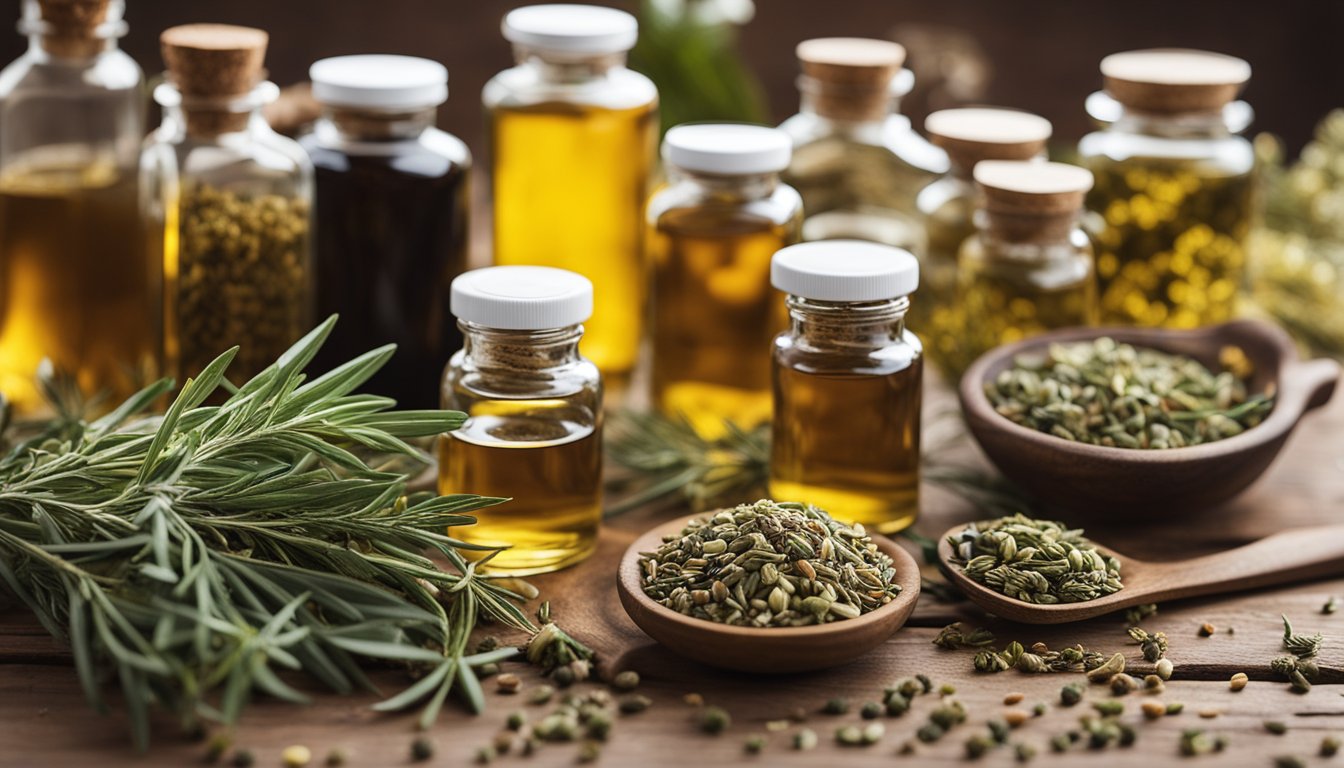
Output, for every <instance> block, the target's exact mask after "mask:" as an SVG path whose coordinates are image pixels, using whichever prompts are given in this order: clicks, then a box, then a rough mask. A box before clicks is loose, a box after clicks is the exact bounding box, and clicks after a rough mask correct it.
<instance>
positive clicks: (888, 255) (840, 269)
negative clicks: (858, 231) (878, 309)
mask: <svg viewBox="0 0 1344 768" xmlns="http://www.w3.org/2000/svg"><path fill="white" fill-rule="evenodd" d="M770 283H771V285H774V286H775V287H776V288H778V289H779V290H781V291H783V292H785V293H787V294H790V295H793V296H801V297H803V298H805V299H816V300H818V301H882V300H884V299H894V298H896V297H898V296H909V295H910V294H912V293H914V292H915V289H916V288H918V287H919V262H918V261H917V260H916V259H915V257H914V256H912V255H911V254H910V252H909V251H906V250H902V249H900V248H894V247H892V246H890V245H882V244H880V243H870V242H867V241H865V240H818V241H816V242H811V243H800V244H799V245H791V246H789V247H788V248H784V249H782V250H780V251H778V252H776V253H775V256H774V258H773V259H771V260H770Z"/></svg>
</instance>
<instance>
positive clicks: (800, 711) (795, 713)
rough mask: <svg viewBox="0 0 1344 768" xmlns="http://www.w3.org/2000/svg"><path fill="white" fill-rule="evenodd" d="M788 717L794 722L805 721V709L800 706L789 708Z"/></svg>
mask: <svg viewBox="0 0 1344 768" xmlns="http://www.w3.org/2000/svg"><path fill="white" fill-rule="evenodd" d="M789 719H790V720H792V721H793V722H795V723H805V722H807V710H806V709H804V708H802V707H794V708H793V709H791V710H789Z"/></svg>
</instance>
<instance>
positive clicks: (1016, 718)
mask: <svg viewBox="0 0 1344 768" xmlns="http://www.w3.org/2000/svg"><path fill="white" fill-rule="evenodd" d="M1030 719H1031V713H1030V712H1028V711H1026V710H1025V709H1010V710H1008V711H1007V712H1004V713H1003V720H1004V722H1006V723H1008V727H1009V728H1021V727H1022V724H1023V723H1025V722H1027V721H1028V720H1030Z"/></svg>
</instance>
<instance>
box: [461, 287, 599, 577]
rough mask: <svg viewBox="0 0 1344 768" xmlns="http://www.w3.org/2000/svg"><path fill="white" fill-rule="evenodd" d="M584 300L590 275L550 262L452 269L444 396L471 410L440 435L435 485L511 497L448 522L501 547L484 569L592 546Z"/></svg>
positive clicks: (594, 488)
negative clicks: (458, 339)
mask: <svg viewBox="0 0 1344 768" xmlns="http://www.w3.org/2000/svg"><path fill="white" fill-rule="evenodd" d="M592 308H593V286H592V283H590V282H589V281H588V280H587V279H586V278H584V277H583V276H581V275H577V274H575V273H572V272H566V271H565V270H560V269H554V268H551V267H525V266H511V267H487V268H485V269H477V270H472V271H470V272H466V273H464V274H462V275H461V276H459V277H458V278H457V279H456V280H454V281H453V286H452V309H453V314H454V315H455V316H457V319H458V322H459V323H460V324H461V326H462V333H463V335H464V336H465V339H466V341H465V346H464V347H463V348H462V350H461V351H459V352H458V353H457V354H455V355H453V359H452V360H451V361H450V362H449V363H448V368H447V370H445V371H444V374H443V407H444V408H449V409H454V410H459V411H464V412H465V413H466V414H467V421H466V423H465V424H463V425H462V427H461V428H459V429H457V430H456V431H454V432H451V433H449V434H447V435H444V436H443V437H441V438H440V439H439V492H440V493H442V494H451V493H474V494H480V495H483V496H498V497H506V498H510V499H511V500H510V501H508V502H505V503H503V504H500V505H499V506H496V507H488V508H486V509H483V510H481V511H480V512H478V513H476V517H477V523H476V524H475V525H472V526H469V527H466V528H462V529H460V530H454V531H453V535H454V536H457V537H458V538H461V539H462V540H464V541H467V542H470V543H472V544H480V545H484V546H489V547H504V546H507V547H509V549H506V550H504V551H503V552H500V553H499V554H498V555H496V556H495V557H493V558H492V559H491V560H490V562H489V566H488V567H489V568H490V569H492V570H499V571H507V572H511V573H515V574H520V575H521V574H529V573H542V572H546V571H554V570H557V569H559V568H563V567H565V566H567V565H573V564H574V563H577V562H579V561H580V560H583V559H584V558H586V557H587V556H588V555H590V554H592V552H593V549H594V548H595V547H596V546H597V532H598V526H599V525H600V523H601V521H602V380H601V377H600V375H599V374H598V370H597V367H596V366H595V365H593V363H591V362H589V361H588V360H587V359H586V358H584V357H582V356H580V354H579V338H580V337H581V336H583V326H582V325H581V323H582V322H583V321H584V320H586V319H587V318H588V316H589V315H590V314H591V313H592Z"/></svg>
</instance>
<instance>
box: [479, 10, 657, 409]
mask: <svg viewBox="0 0 1344 768" xmlns="http://www.w3.org/2000/svg"><path fill="white" fill-rule="evenodd" d="M636 34H637V25H636V22H635V18H634V17H633V16H631V15H630V14H628V13H625V12H623V11H618V10H615V9H612V8H600V7H597V6H588V5H534V6H528V7H525V8H519V9H517V10H514V11H512V12H510V13H509V14H508V16H506V17H505V19H504V37H505V38H506V39H508V40H509V41H510V42H512V43H513V49H514V57H515V59H516V60H517V62H518V65H517V66H515V67H513V68H511V69H507V70H505V71H503V72H500V73H499V74H498V75H496V76H495V77H494V78H493V79H491V80H490V82H489V83H487V84H486V86H485V89H484V91H483V93H482V98H483V101H484V103H485V110H486V117H487V120H488V122H489V137H490V161H491V176H492V183H493V185H494V216H495V226H494V253H495V263H497V264H524V265H525V264H539V265H545V266H552V267H558V268H561V269H568V270H570V271H573V272H578V273H579V274H581V275H583V276H585V277H587V278H588V279H590V280H592V281H593V286H594V288H595V292H596V296H597V303H596V305H595V306H594V308H593V317H592V320H591V321H590V322H589V323H588V324H587V328H588V331H587V334H586V335H585V336H584V340H583V353H584V355H586V356H587V357H589V358H591V359H592V360H593V362H595V363H597V366H598V368H600V369H601V370H602V375H603V376H604V377H605V379H606V381H607V383H608V385H609V386H611V387H612V388H613V389H616V390H619V389H620V388H622V387H623V385H624V383H625V381H626V380H627V379H628V377H629V375H630V373H631V371H632V370H633V369H634V367H635V363H636V361H637V359H638V356H639V347H640V341H641V337H642V333H643V328H644V322H645V320H644V314H645V291H646V287H645V283H646V280H647V277H646V275H645V264H644V259H643V256H642V247H643V237H644V224H643V221H644V203H645V202H646V200H647V199H648V191H649V174H650V170H651V168H652V165H653V156H654V151H655V149H656V146H657V136H658V115H657V109H658V92H657V89H656V88H654V85H653V83H652V82H651V81H650V80H649V79H648V78H646V77H644V76H643V75H641V74H639V73H637V72H633V71H631V70H629V69H627V68H626V67H625V60H626V52H627V51H629V50H630V48H631V47H633V46H634V43H635V37H636Z"/></svg>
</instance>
